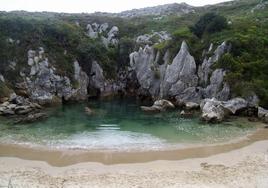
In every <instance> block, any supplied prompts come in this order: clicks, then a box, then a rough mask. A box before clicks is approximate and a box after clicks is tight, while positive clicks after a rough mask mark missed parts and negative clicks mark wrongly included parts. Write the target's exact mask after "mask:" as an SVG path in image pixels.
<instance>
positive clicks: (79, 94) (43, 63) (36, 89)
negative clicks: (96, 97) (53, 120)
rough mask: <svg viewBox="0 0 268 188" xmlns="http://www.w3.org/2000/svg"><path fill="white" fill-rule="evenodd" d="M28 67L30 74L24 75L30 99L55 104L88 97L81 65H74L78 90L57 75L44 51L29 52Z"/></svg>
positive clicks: (68, 80)
mask: <svg viewBox="0 0 268 188" xmlns="http://www.w3.org/2000/svg"><path fill="white" fill-rule="evenodd" d="M28 65H29V66H30V74H29V75H28V76H27V75H26V74H23V75H24V80H25V85H26V89H27V91H28V94H29V96H30V98H31V99H32V100H34V101H37V102H38V103H40V104H46V103H54V102H55V99H56V98H57V101H61V98H64V99H65V100H70V99H74V100H82V99H86V96H87V91H86V88H87V85H88V78H87V75H86V74H85V73H84V72H83V71H82V70H81V69H80V67H78V66H79V64H78V63H77V62H76V63H74V69H75V75H74V77H75V80H76V81H77V83H78V86H77V88H73V86H72V84H71V81H70V79H69V78H68V77H66V76H60V75H57V74H56V73H55V71H56V69H55V68H54V67H53V66H51V65H50V64H49V61H48V59H47V58H46V57H45V56H44V49H43V48H39V50H38V51H33V50H29V51H28Z"/></svg>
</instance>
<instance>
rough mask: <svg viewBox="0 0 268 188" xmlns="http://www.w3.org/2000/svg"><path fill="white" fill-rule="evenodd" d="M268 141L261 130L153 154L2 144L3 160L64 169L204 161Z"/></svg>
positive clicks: (152, 152) (266, 135)
mask: <svg viewBox="0 0 268 188" xmlns="http://www.w3.org/2000/svg"><path fill="white" fill-rule="evenodd" d="M262 140H268V129H263V128H259V129H257V130H256V131H255V132H254V133H251V134H249V135H247V136H245V137H242V138H239V139H236V140H231V141H230V142H225V143H219V144H212V145H205V146H196V147H189V148H181V149H167V150H152V151H134V152H129V151H123V152H122V151H88V150H80V149H79V150H52V149H46V148H31V147H25V146H20V145H12V144H0V158H1V157H16V158H20V159H25V160H35V161H44V162H46V163H48V164H49V165H51V166H55V167H64V166H70V165H74V164H78V163H84V162H97V163H102V164H104V165H114V164H133V163H146V162H152V161H158V160H168V161H177V160H185V159H189V158H204V157H210V156H213V155H217V154H221V153H226V152H230V151H233V150H238V149H241V148H243V147H247V146H249V145H251V144H253V143H255V142H258V141H262Z"/></svg>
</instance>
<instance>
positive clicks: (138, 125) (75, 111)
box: [0, 99, 256, 151]
mask: <svg viewBox="0 0 268 188" xmlns="http://www.w3.org/2000/svg"><path fill="white" fill-rule="evenodd" d="M86 106H89V107H90V108H92V109H93V111H94V114H93V115H91V116H89V115H87V114H86V113H85V112H84V108H85V107H86ZM49 114H50V117H49V118H48V119H46V120H44V121H40V122H37V123H32V124H27V125H21V124H20V125H12V124H11V123H10V122H9V120H1V121H0V130H1V131H0V143H6V144H21V145H27V146H31V147H40V146H45V147H49V148H51V149H86V150H116V151H117V150H118V151H130V150H161V149H166V148H170V147H176V148H184V147H187V146H189V145H191V146H192V145H203V144H214V143H221V142H226V141H230V140H234V139H237V138H239V137H242V136H245V135H247V134H248V133H250V132H253V131H254V130H256V127H255V126H254V125H252V124H250V123H249V122H247V121H245V120H243V119H232V121H229V122H224V123H221V124H213V125H209V124H205V123H202V122H200V121H199V119H198V116H196V117H195V118H191V119H185V118H182V117H180V116H179V115H178V114H179V110H175V111H168V112H164V113H159V114H147V113H144V112H142V111H141V110H140V108H139V104H138V103H137V102H136V101H135V100H132V99H124V100H122V99H113V100H96V101H91V102H89V103H88V104H69V105H64V106H61V107H57V108H54V109H50V110H49Z"/></svg>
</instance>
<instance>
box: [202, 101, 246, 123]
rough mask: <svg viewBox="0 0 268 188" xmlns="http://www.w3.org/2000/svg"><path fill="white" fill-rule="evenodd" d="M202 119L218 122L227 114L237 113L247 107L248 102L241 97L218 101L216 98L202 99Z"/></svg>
mask: <svg viewBox="0 0 268 188" xmlns="http://www.w3.org/2000/svg"><path fill="white" fill-rule="evenodd" d="M200 107H201V110H202V115H201V118H202V120H204V121H206V122H220V121H223V119H224V118H225V117H226V116H228V115H229V114H232V115H234V114H237V113H238V112H239V111H242V110H245V109H246V108H247V107H248V102H247V101H246V100H245V99H242V98H234V99H231V100H228V101H219V100H217V99H216V98H212V99H204V100H203V101H202V102H201V105H200Z"/></svg>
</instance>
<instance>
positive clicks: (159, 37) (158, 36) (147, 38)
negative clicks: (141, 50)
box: [136, 31, 171, 45]
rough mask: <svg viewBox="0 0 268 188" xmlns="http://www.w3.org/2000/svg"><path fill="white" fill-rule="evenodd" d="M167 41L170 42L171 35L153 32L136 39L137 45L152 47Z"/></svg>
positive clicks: (165, 32) (164, 32)
mask: <svg viewBox="0 0 268 188" xmlns="http://www.w3.org/2000/svg"><path fill="white" fill-rule="evenodd" d="M167 40H171V35H170V34H169V33H168V32H167V31H160V32H153V33H152V34H144V35H140V36H138V37H137V39H136V43H138V44H145V45H146V44H147V45H153V44H155V43H161V42H164V41H167Z"/></svg>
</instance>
